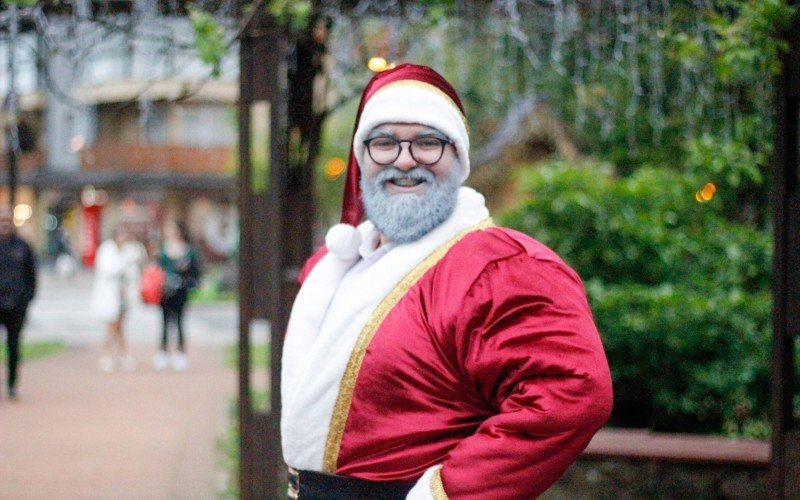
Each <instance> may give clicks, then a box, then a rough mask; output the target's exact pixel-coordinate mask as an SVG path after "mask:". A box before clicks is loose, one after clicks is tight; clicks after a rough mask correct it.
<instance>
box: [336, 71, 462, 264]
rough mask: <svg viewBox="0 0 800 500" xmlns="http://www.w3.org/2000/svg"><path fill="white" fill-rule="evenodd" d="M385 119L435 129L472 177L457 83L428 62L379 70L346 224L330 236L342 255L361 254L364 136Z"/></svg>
mask: <svg viewBox="0 0 800 500" xmlns="http://www.w3.org/2000/svg"><path fill="white" fill-rule="evenodd" d="M382 123H419V124H422V125H427V126H429V127H433V128H435V129H437V130H439V131H440V132H442V133H444V134H445V135H447V137H448V138H449V139H450V140H452V141H453V143H454V146H455V148H456V153H457V155H458V159H459V163H460V166H461V170H462V171H461V181H462V182H463V181H464V180H465V179H466V178H467V176H469V135H468V134H467V125H466V119H465V116H464V106H463V105H462V104H461V100H460V99H459V97H458V94H457V93H456V91H455V89H453V87H452V85H450V83H449V82H448V81H447V80H445V79H444V77H443V76H442V75H440V74H439V73H437V72H436V71H434V70H433V69H431V68H429V67H427V66H420V65H416V64H401V65H399V66H397V67H395V68H393V69H390V70H386V71H383V72H381V73H377V74H376V75H375V76H373V77H372V79H371V80H370V81H369V83H368V84H367V86H366V88H365V89H364V92H363V94H362V95H361V102H360V104H359V106H358V113H357V114H356V122H355V127H354V130H353V143H352V144H351V147H350V159H349V162H348V165H347V179H346V181H345V189H344V199H343V201H342V218H341V222H342V223H341V224H338V225H336V226H334V227H333V228H331V230H330V231H329V232H328V235H327V236H326V238H325V243H326V246H327V247H328V249H329V250H330V251H331V252H332V253H334V254H335V255H337V256H340V257H342V258H354V257H356V256H357V255H358V246H359V244H360V238H359V236H358V233H357V232H356V231H355V228H354V227H353V226H356V225H358V223H359V222H361V220H362V219H363V218H364V205H363V203H362V201H361V188H360V185H359V181H360V178H361V169H360V168H359V163H360V162H361V161H362V159H363V158H364V140H365V139H366V138H367V136H368V135H369V133H370V132H371V131H372V129H374V128H375V127H376V126H378V125H380V124H382Z"/></svg>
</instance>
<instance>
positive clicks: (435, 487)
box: [431, 468, 448, 500]
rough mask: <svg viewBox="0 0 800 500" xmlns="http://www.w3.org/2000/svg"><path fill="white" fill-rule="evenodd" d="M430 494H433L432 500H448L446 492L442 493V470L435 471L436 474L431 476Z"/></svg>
mask: <svg viewBox="0 0 800 500" xmlns="http://www.w3.org/2000/svg"><path fill="white" fill-rule="evenodd" d="M431 493H433V499H434V500H448V497H447V492H446V491H444V484H442V469H441V468H440V469H436V472H434V473H433V476H431Z"/></svg>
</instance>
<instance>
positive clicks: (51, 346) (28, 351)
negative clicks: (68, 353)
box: [0, 340, 65, 363]
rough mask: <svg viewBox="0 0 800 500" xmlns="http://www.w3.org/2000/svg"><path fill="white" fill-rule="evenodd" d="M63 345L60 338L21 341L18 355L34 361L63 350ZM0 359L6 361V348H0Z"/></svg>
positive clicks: (24, 359) (25, 359) (23, 358)
mask: <svg viewBox="0 0 800 500" xmlns="http://www.w3.org/2000/svg"><path fill="white" fill-rule="evenodd" d="M64 347H65V346H64V343H63V342H61V341H60V340H46V341H41V342H23V343H22V347H21V352H20V355H21V357H22V360H23V361H34V360H37V359H42V358H47V357H50V356H54V355H56V354H58V353H59V352H61V351H63V350H64ZM0 361H2V362H3V363H5V362H6V349H0Z"/></svg>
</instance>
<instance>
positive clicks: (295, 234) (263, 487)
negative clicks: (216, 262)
mask: <svg viewBox="0 0 800 500" xmlns="http://www.w3.org/2000/svg"><path fill="white" fill-rule="evenodd" d="M262 7H263V6H262ZM289 46H290V42H289V40H287V38H286V35H285V33H284V31H283V30H282V28H281V27H280V26H279V25H278V23H277V22H276V20H275V19H274V18H273V17H271V16H270V15H268V14H267V13H266V12H261V13H259V14H257V15H255V16H254V17H253V18H252V20H251V22H250V24H249V27H248V29H247V30H246V33H245V35H244V36H243V37H242V40H241V63H240V96H239V130H240V133H239V144H240V152H239V164H240V166H239V210H240V221H241V243H240V258H239V296H240V299H239V300H240V305H239V313H240V314H239V318H240V319H239V429H240V438H239V445H240V472H239V475H240V479H239V485H240V492H241V498H243V499H251V498H253V499H265V498H267V499H268V498H286V480H285V477H286V470H285V468H284V464H283V460H282V453H281V446H280V414H281V411H280V410H281V409H280V403H281V401H280V383H281V356H282V353H283V338H284V335H285V332H286V326H287V324H288V322H289V313H290V311H291V306H292V303H293V302H294V297H295V295H296V294H297V290H298V285H297V276H298V273H299V270H300V267H301V266H302V264H303V262H304V261H305V259H306V258H307V257H308V255H309V254H310V252H311V241H312V239H311V234H312V230H313V227H312V225H313V205H314V203H313V199H312V198H313V175H312V174H313V170H312V165H311V164H310V162H306V163H302V164H300V163H291V162H290V160H289V154H288V153H289V139H288V137H289V134H288V129H289V104H288V103H289V102H290V100H289V98H288V95H289V90H288V89H289V85H288V78H289V68H288V65H287V60H288V59H289V53H290V50H289ZM290 163H291V164H290ZM265 320H268V323H269V329H268V331H269V344H270V363H269V367H268V368H267V371H266V372H263V373H261V375H263V377H264V378H263V379H261V380H263V381H264V382H265V383H264V384H263V385H262V387H266V389H267V392H268V398H267V401H268V402H267V404H266V407H265V408H255V404H254V401H253V397H252V394H253V387H254V386H255V385H257V384H253V370H252V366H251V359H250V347H251V344H252V337H253V334H254V331H255V330H263V331H264V332H266V331H267V328H266V327H264V328H258V327H259V326H262V325H264V324H265V323H266V321H265ZM256 380H259V379H256Z"/></svg>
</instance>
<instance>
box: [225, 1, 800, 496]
mask: <svg viewBox="0 0 800 500" xmlns="http://www.w3.org/2000/svg"><path fill="white" fill-rule="evenodd" d="M790 3H791V4H793V5H796V4H797V2H796V0H790ZM786 39H787V41H788V42H789V44H790V50H789V51H788V53H787V54H785V56H784V58H783V63H784V64H783V71H782V73H781V74H780V75H779V77H778V78H777V80H776V86H775V88H776V94H775V96H776V139H775V150H774V173H775V177H774V179H775V186H774V188H773V193H774V198H773V203H774V204H773V206H774V211H775V214H774V216H775V227H774V230H775V256H774V273H773V282H774V288H773V294H774V309H773V355H772V365H771V371H772V385H773V394H772V429H773V433H772V458H771V471H770V475H771V488H770V490H771V492H772V493H774V495H775V497H776V498H787V499H788V498H796V494H797V492H798V491H800V428H798V424H797V422H796V419H795V418H794V416H793V413H792V399H793V395H794V393H795V380H794V374H795V372H794V365H795V359H794V348H795V343H796V342H798V337H800V186H799V184H800V179H799V178H798V168H797V167H798V165H797V164H798V112H799V110H800V108H799V107H798V99H800V84H798V82H800V26H798V23H797V22H795V23H794V24H793V26H792V27H791V28H790V30H789V31H788V32H787V33H786ZM287 51H288V42H287V40H286V39H285V38H284V34H283V33H282V32H281V30H280V28H279V26H278V25H277V23H276V22H275V20H274V19H272V18H271V17H270V16H268V15H263V16H254V18H252V19H250V20H249V21H248V23H247V24H246V29H244V30H243V36H242V38H241V76H240V79H241V80H240V104H239V120H240V135H239V138H240V171H239V180H238V186H239V190H238V193H239V208H240V217H241V252H240V283H239V297H240V306H239V307H240V309H239V311H240V317H239V349H240V351H239V361H240V362H239V430H240V472H239V474H240V479H239V484H240V494H241V498H242V499H245V500H247V499H253V498H258V499H263V498H285V497H286V495H285V491H283V487H284V483H285V482H284V479H283V475H284V471H283V462H282V459H281V451H280V428H279V423H280V369H281V362H280V361H281V359H280V357H281V352H282V345H283V336H284V333H285V329H286V325H287V322H288V316H289V311H290V308H291V304H292V301H293V298H294V295H295V293H296V291H297V285H296V276H297V273H298V270H299V268H300V266H301V265H302V263H303V261H304V259H305V257H306V256H308V255H309V254H310V252H311V250H312V248H311V239H310V238H311V233H312V220H313V217H312V216H313V201H312V200H311V194H310V193H312V172H310V171H307V170H305V171H300V172H298V171H292V169H294V170H296V168H295V167H291V168H290V167H289V161H288V151H287V149H288V148H287V146H288V143H289V141H288V133H287V129H288V127H287V121H288V116H289V114H290V112H291V110H289V109H288V106H289V104H288V103H289V99H288V89H287V86H288V85H287V75H288V73H287V71H288V68H287V63H286V61H287ZM265 146H266V147H265ZM267 320H268V321H267ZM267 324H269V325H270V327H269V329H267V328H266V325H267ZM267 331H269V334H268V335H269V342H270V346H271V349H270V353H271V357H270V361H271V362H270V368H269V369H268V370H269V371H268V372H267V371H265V372H264V373H253V371H252V369H251V360H250V346H251V343H252V339H251V337H252V336H253V335H255V334H256V333H259V332H261V333H263V332H267ZM259 381H260V382H261V385H262V386H264V387H266V388H267V390H268V401H267V403H266V407H265V408H256V405H255V402H254V399H253V396H252V388H253V387H254V386H258V385H259V384H258V382H259Z"/></svg>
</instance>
